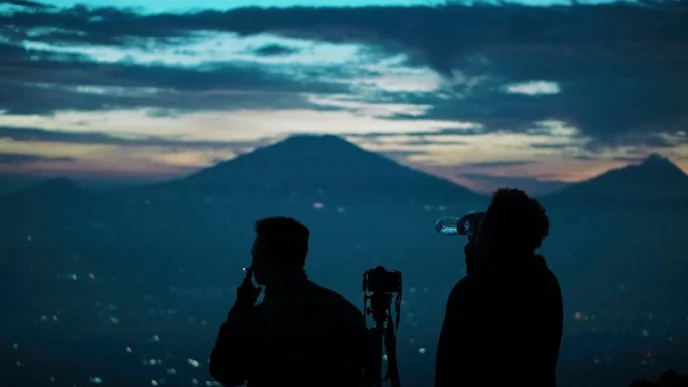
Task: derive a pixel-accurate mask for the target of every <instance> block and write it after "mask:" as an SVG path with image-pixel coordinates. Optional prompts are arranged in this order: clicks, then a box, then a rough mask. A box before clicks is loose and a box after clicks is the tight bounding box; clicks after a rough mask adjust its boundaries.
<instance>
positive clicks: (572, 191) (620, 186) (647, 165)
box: [549, 154, 688, 201]
mask: <svg viewBox="0 0 688 387" xmlns="http://www.w3.org/2000/svg"><path fill="white" fill-rule="evenodd" d="M549 199H553V200H566V201H569V200H575V201H588V200H633V201H688V175H686V174H685V173H684V172H683V171H682V170H681V169H680V168H679V167H678V166H676V165H675V164H674V163H673V162H671V160H669V159H668V158H666V157H663V156H661V155H658V154H652V155H650V156H648V157H647V158H646V159H645V160H643V161H642V162H641V163H639V164H630V165H626V166H624V167H621V168H617V169H613V170H610V171H607V172H605V173H603V174H601V175H599V176H596V177H594V178H592V179H589V180H585V181H582V182H579V183H574V184H572V185H570V186H568V187H566V188H564V189H563V190H561V191H560V192H558V193H555V194H552V195H550V196H549Z"/></svg>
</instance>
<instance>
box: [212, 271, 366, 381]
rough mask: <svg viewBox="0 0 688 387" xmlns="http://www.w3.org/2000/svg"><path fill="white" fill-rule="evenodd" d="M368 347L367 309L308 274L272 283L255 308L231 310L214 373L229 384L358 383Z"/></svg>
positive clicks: (218, 343)
mask: <svg viewBox="0 0 688 387" xmlns="http://www.w3.org/2000/svg"><path fill="white" fill-rule="evenodd" d="M369 345H370V344H369V340H368V330H367V328H366V323H365V318H364V316H363V314H362V312H361V311H359V310H358V309H357V308H356V307H355V306H354V305H353V304H351V303H350V302H349V301H347V300H346V299H345V298H344V297H343V296H341V295H340V294H338V293H335V292H334V291H332V290H329V289H326V288H323V287H321V286H318V285H316V284H315V283H313V282H311V281H309V280H308V279H307V278H306V276H305V274H304V275H303V276H299V277H297V278H294V277H291V278H286V279H283V280H281V281H279V282H276V283H273V284H272V285H270V286H269V287H267V288H266V290H265V297H264V300H263V302H262V303H260V304H258V305H256V306H255V307H249V308H248V309H246V310H238V309H237V308H233V309H232V310H231V311H230V312H229V315H228V317H227V321H226V322H225V323H224V324H223V325H222V327H221V328H220V333H219V335H218V337H217V341H216V343H215V348H214V349H213V351H212V354H211V356H210V373H211V375H212V376H213V377H214V378H215V379H216V380H217V381H218V382H220V383H221V384H222V385H224V386H227V387H229V386H238V385H242V384H244V383H245V382H248V386H250V387H262V386H266V387H280V386H286V387H294V386H332V387H340V386H341V387H359V386H361V385H362V382H363V370H364V364H365V362H366V356H367V355H368V353H369Z"/></svg>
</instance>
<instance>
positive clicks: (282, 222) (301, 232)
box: [255, 216, 310, 269]
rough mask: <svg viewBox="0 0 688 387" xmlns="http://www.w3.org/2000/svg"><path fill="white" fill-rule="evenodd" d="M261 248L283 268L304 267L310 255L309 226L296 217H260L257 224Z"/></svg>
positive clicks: (275, 263)
mask: <svg viewBox="0 0 688 387" xmlns="http://www.w3.org/2000/svg"><path fill="white" fill-rule="evenodd" d="M255 230H256V235H257V237H258V241H259V243H260V246H261V249H265V250H264V251H266V252H267V253H268V255H269V256H270V257H271V258H272V259H274V261H272V262H270V264H271V265H274V266H276V267H279V268H283V269H303V267H304V266H305V265H306V256H307V255H308V238H309V237H310V232H309V231H308V227H306V226H304V225H303V224H302V223H301V222H299V221H297V220H296V219H294V218H288V217H284V216H276V217H271V218H265V219H260V220H258V221H257V222H256V224H255Z"/></svg>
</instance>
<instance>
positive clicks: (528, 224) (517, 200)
mask: <svg viewBox="0 0 688 387" xmlns="http://www.w3.org/2000/svg"><path fill="white" fill-rule="evenodd" d="M487 215H488V216H489V217H490V219H491V221H492V222H494V225H495V228H494V232H495V234H496V235H495V236H496V238H497V239H498V240H501V241H504V242H505V243H506V244H508V245H510V246H512V247H515V248H520V249H525V250H528V251H531V250H535V249H537V248H539V247H540V246H541V245H542V242H543V241H544V240H545V238H546V237H547V236H548V235H549V217H548V216H547V214H546V212H545V209H544V207H542V205H541V204H540V203H539V202H538V201H537V200H535V199H533V198H531V197H529V196H528V195H527V194H526V193H525V192H524V191H522V190H519V189H514V188H502V189H499V190H497V191H495V192H494V193H493V194H492V203H491V204H490V207H489V208H488V209H487Z"/></svg>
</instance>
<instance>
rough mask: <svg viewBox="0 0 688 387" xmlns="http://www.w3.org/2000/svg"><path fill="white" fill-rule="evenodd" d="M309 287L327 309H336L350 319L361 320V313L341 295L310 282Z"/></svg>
mask: <svg viewBox="0 0 688 387" xmlns="http://www.w3.org/2000/svg"><path fill="white" fill-rule="evenodd" d="M311 286H312V289H313V291H314V292H315V293H317V295H318V298H319V299H320V301H321V302H322V303H323V304H325V305H327V306H329V308H328V309H330V308H331V309H336V310H338V311H339V313H342V314H345V315H348V316H351V318H352V319H356V318H360V319H363V312H361V310H360V309H358V308H357V307H356V306H355V305H354V304H353V303H351V301H349V300H347V299H346V297H344V296H343V295H341V294H339V293H337V292H335V291H334V290H332V289H328V288H326V287H324V286H320V285H318V284H316V283H314V282H311Z"/></svg>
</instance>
